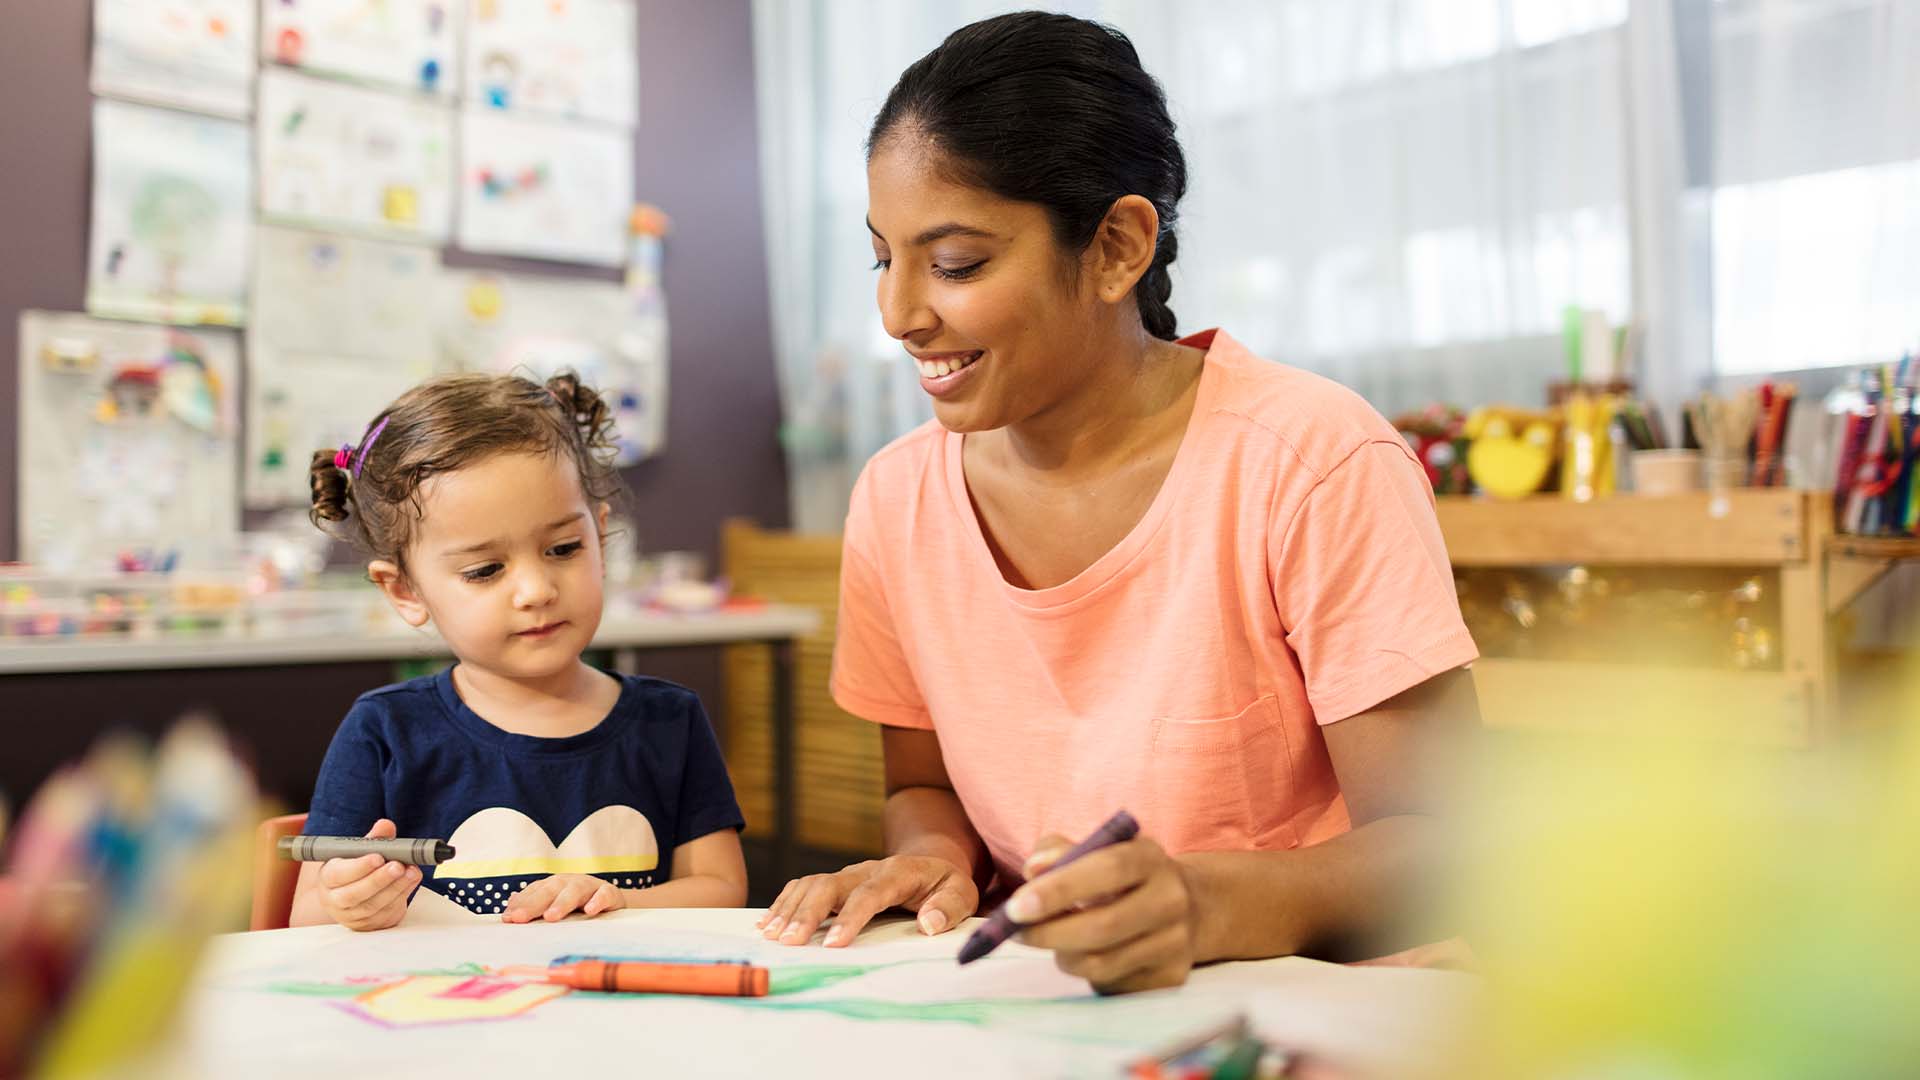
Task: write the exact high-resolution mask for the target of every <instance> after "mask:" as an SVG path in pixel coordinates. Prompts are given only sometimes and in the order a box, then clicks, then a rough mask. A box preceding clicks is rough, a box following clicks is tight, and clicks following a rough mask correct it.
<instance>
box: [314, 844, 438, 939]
mask: <svg viewBox="0 0 1920 1080" xmlns="http://www.w3.org/2000/svg"><path fill="white" fill-rule="evenodd" d="M393 833H394V827H393V822H391V821H388V820H387V819H386V818H381V819H380V820H379V821H377V822H375V823H374V825H373V828H371V829H369V830H367V835H368V836H371V837H383V838H391V837H392V836H393ZM420 878H421V874H420V868H419V867H417V866H406V865H403V864H401V863H397V862H388V861H387V860H386V859H385V858H384V857H383V856H380V855H362V856H360V857H359V858H357V859H328V860H327V861H326V862H324V863H322V864H320V887H319V890H318V892H319V897H320V906H321V907H322V908H324V909H325V910H326V913H327V915H328V916H329V917H331V918H332V919H333V921H334V922H337V923H339V924H340V925H341V926H344V927H346V928H347V929H349V930H385V929H387V928H388V927H390V926H395V925H398V924H399V922H400V920H401V919H403V918H405V917H406V914H407V899H408V898H409V897H411V896H412V895H413V889H414V886H416V885H418V884H420Z"/></svg>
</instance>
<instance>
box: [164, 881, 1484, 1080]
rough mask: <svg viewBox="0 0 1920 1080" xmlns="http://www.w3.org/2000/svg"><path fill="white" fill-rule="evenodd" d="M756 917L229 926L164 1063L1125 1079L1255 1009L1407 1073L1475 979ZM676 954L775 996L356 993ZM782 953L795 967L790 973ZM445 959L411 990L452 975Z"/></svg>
mask: <svg viewBox="0 0 1920 1080" xmlns="http://www.w3.org/2000/svg"><path fill="white" fill-rule="evenodd" d="M757 914H758V912H755V911H749V910H705V911H702V910H679V911H621V912H613V913H610V914H609V915H606V916H602V917H601V918H599V919H596V920H582V919H570V920H567V921H565V922H562V923H558V924H552V925H544V924H533V925H529V926H508V925H505V924H502V923H498V922H495V921H493V920H490V919H473V920H471V921H469V922H466V923H463V924H462V925H459V926H448V925H435V926H427V925H402V926H400V927H398V928H395V929H393V930H388V931H381V932H379V933H375V934H354V933H352V932H351V931H347V930H343V929H341V928H339V927H334V926H324V927H306V928H301V929H295V930H276V931H267V932H263V933H254V934H234V935H227V936H225V937H222V938H219V939H216V941H215V942H214V945H213V947H212V949H211V950H210V953H209V955H208V957H207V959H206V963H205V964H204V966H203V968H202V970H201V971H200V973H199V975H198V976H197V978H196V980H195V983H194V989H193V992H192V994H191V996H190V997H189V1000H188V1003H187V1005H186V1007H185V1011H184V1014H183V1016H182V1018H181V1021H180V1028H179V1030H180V1038H179V1040H178V1042H177V1045H176V1046H174V1047H173V1048H172V1052H171V1053H170V1054H169V1055H168V1061H167V1062H166V1064H165V1069H164V1071H165V1072H170V1073H171V1074H172V1075H177V1076H193V1077H207V1078H219V1077H229V1076H231V1077H258V1076H274V1077H305V1076H312V1077H325V1078H328V1080H338V1078H339V1077H343V1076H351V1077H355V1078H356V1080H360V1078H367V1077H382V1076H394V1077H407V1078H409V1080H418V1078H420V1077H423V1076H456V1077H476V1076H498V1075H509V1074H520V1075H533V1076H542V1077H547V1076H557V1077H566V1076H614V1075H629V1076H645V1077H656V1078H664V1077H674V1078H679V1077H697V1076H751V1077H762V1076H779V1077H813V1076H819V1077H831V1078H832V1080H846V1078H848V1077H859V1076H909V1075H910V1076H913V1077H916V1080H938V1078H941V1077H965V1078H966V1080H984V1078H988V1077H1004V1076H1060V1075H1084V1076H1107V1077H1112V1076H1118V1075H1120V1069H1121V1067H1122V1066H1123V1065H1124V1064H1125V1063H1127V1062H1129V1061H1132V1060H1134V1059H1136V1058H1137V1057H1138V1056H1140V1055H1141V1054H1142V1053H1145V1052H1151V1050H1152V1049H1153V1048H1156V1047H1159V1046H1162V1045H1165V1043H1166V1042H1167V1041H1168V1037H1169V1035H1172V1036H1173V1037H1175V1038H1177V1037H1179V1036H1181V1035H1184V1034H1187V1033H1190V1032H1191V1031H1193V1030H1195V1029H1197V1028H1205V1027H1207V1026H1210V1025H1212V1024H1214V1023H1217V1022H1218V1021H1219V1020H1221V1019H1224V1018H1227V1017H1230V1016H1232V1015H1234V1014H1236V1013H1244V1014H1246V1015H1247V1016H1249V1018H1250V1019H1251V1021H1252V1022H1253V1024H1254V1026H1255V1029H1256V1031H1258V1032H1259V1033H1261V1034H1262V1035H1263V1036H1266V1037H1268V1038H1270V1039H1272V1040H1276V1041H1279V1042H1282V1043H1285V1044H1286V1045H1290V1046H1292V1047H1295V1048H1299V1049H1302V1050H1306V1051H1309V1052H1312V1053H1315V1054H1318V1055H1321V1056H1323V1057H1328V1058H1334V1059H1344V1060H1346V1061H1349V1062H1353V1063H1356V1064H1359V1065H1363V1066H1366V1067H1368V1068H1371V1069H1374V1070H1378V1072H1379V1074H1380V1075H1392V1076H1413V1075H1417V1074H1418V1073H1419V1072H1421V1071H1422V1070H1423V1068H1427V1067H1431V1063H1432V1062H1433V1061H1434V1060H1435V1059H1436V1056H1437V1055H1438V1054H1440V1053H1441V1052H1442V1050H1443V1049H1444V1047H1445V1043H1446V1040H1447V1039H1448V1038H1449V1036H1450V1035H1452V1034H1453V1033H1456V1032H1458V1031H1459V1030H1460V1029H1461V1028H1462V1027H1463V1026H1464V1023H1463V1018H1464V1015H1465V1010H1466V1009H1467V1008H1469V1007H1470V1005H1471V1002H1472V999H1473V997H1474V995H1475V994H1476V992H1477V987H1478V981H1477V980H1476V979H1474V978H1472V977H1470V976H1466V975H1460V974H1455V973H1450V972H1439V971H1420V970H1411V969H1404V968H1400V969H1395V968H1352V967H1341V966H1338V965H1333V964H1324V963H1319V962H1317V961H1311V960H1302V959H1298V958H1289V959H1281V960H1268V961H1261V962H1258V963H1241V964H1224V965H1217V966H1214V967H1210V968H1205V969H1202V970H1200V971H1198V972H1195V973H1194V976H1193V978H1192V980H1191V981H1190V982H1189V983H1188V985H1187V986H1185V987H1183V988H1181V989H1179V990H1175V991H1164V992H1156V993H1152V994H1136V995H1126V996H1121V997H1114V998H1096V997H1093V996H1092V995H1090V994H1089V992H1088V989H1087V986H1086V984H1085V983H1084V982H1081V981H1080V980H1077V979H1072V978H1069V977H1067V976H1065V975H1062V974H1060V973H1059V972H1058V971H1057V970H1055V969H1054V966H1053V964H1052V958H1051V957H1050V956H1049V955H1048V954H1046V953H1042V952H1039V951H1037V950H1032V949H1027V948H1025V947H1023V946H1019V945H1017V944H1010V945H1008V946H1005V947H1003V948H1002V949H1001V950H1000V951H998V952H996V953H995V954H993V956H991V957H989V958H988V959H987V960H985V961H982V962H980V963H977V964H973V965H969V966H968V967H966V968H960V967H958V966H957V965H954V964H952V963H951V960H950V958H951V957H952V956H953V954H954V953H955V952H956V951H957V950H958V948H959V946H960V943H961V942H962V941H963V940H965V934H966V932H968V931H970V930H971V928H972V925H973V924H971V923H970V924H968V925H966V926H963V927H961V928H960V929H959V930H957V931H954V932H949V933H947V934H944V935H941V936H940V937H938V938H932V939H928V938H923V937H922V936H920V935H919V933H918V932H917V931H916V930H915V929H914V927H913V924H912V923H911V922H908V921H906V920H891V921H887V922H883V923H882V924H880V925H878V926H877V927H876V928H874V929H870V930H869V931H868V932H867V933H865V934H863V935H862V936H861V938H860V939H859V940H858V941H856V942H855V943H854V944H853V945H852V946H851V947H849V948H846V949H826V948H823V947H819V946H804V947H799V948H791V947H784V946H778V945H772V944H768V943H765V942H762V941H761V940H760V939H759V938H758V936H757V934H755V932H754V931H753V927H752V922H753V920H754V918H755V917H756V916H757ZM816 940H817V939H816ZM663 952H664V953H665V954H667V955H673V956H682V957H687V956H695V955H704V956H715V955H737V956H739V957H741V958H743V959H747V960H749V961H751V962H754V963H764V964H767V965H768V966H770V967H773V969H774V986H775V991H776V992H775V995H774V996H772V997H768V998H764V999H757V1000H753V1001H741V1000H737V999H698V998H680V997H673V998H669V997H650V996H638V995H566V996H564V997H559V998H555V999H553V1000H550V1001H546V1002H543V1003H541V1004H539V1005H537V1006H534V1007H532V1008H530V1009H528V1010H527V1011H526V1012H524V1013H522V1014H520V1015H518V1016H515V1017H513V1018H511V1019H503V1020H490V1021H482V1020H474V1019H467V1020H464V1021H461V1022H456V1023H451V1024H449V1023H441V1024H432V1025H422V1026H404V1025H402V1026H394V1025H392V1024H386V1023H382V1022H380V1021H379V1020H377V1019H376V1018H375V1017H373V1016H372V1015H370V1014H369V1013H367V1012H363V1011H361V1010H362V1006H361V1005H360V1004H359V1003H358V1002H357V1001H356V1000H355V999H354V997H352V996H351V995H356V994H362V993H365V992H367V990H370V989H373V988H375V987H377V986H378V985H379V983H378V982H376V981H372V980H375V979H377V978H378V977H381V976H391V975H397V974H401V973H407V972H430V971H435V970H441V969H446V968H453V967H457V966H458V965H461V964H474V963H479V964H485V965H488V966H492V965H506V964H521V963H545V962H547V961H549V960H551V959H553V958H554V957H556V956H560V955H568V954H574V953H593V954H602V955H605V954H614V955H622V954H624V955H628V956H635V955H652V956H660V955H663ZM788 965H800V966H805V967H809V968H811V969H812V971H813V972H814V973H816V978H817V973H818V972H820V971H822V970H824V968H823V967H822V966H823V965H831V966H833V967H835V968H838V969H840V970H841V971H842V972H844V971H845V970H846V969H848V968H849V967H853V968H859V969H860V971H859V973H858V974H855V975H853V976H850V977H847V978H846V979H845V981H841V982H837V983H833V982H828V983H819V984H817V985H814V986H813V987H812V988H810V989H798V990H795V989H794V986H795V985H796V984H799V985H804V983H803V982H802V980H805V979H807V978H809V976H808V975H807V974H805V973H803V972H801V971H800V970H799V969H798V968H792V967H789V966H788ZM783 969H785V970H787V971H788V976H787V978H788V979H789V980H791V981H788V982H786V983H785V985H784V986H783V977H782V974H781V972H782V970H783ZM442 978H443V979H445V980H446V981H444V982H441V983H437V984H427V983H415V984H413V986H412V990H414V991H417V990H420V989H421V988H422V987H424V986H427V985H439V986H451V984H452V982H453V981H454V977H442ZM350 979H352V980H357V984H356V985H349V984H348V982H349V980H350ZM330 987H331V988H333V989H332V990H330V989H329V988H330ZM362 987H365V989H362ZM387 1000H388V1001H392V1000H393V999H392V998H388V999H387ZM389 1019H391V1018H389ZM153 1064H155V1065H159V1064H160V1063H158V1062H155V1063H153Z"/></svg>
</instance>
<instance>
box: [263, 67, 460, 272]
mask: <svg viewBox="0 0 1920 1080" xmlns="http://www.w3.org/2000/svg"><path fill="white" fill-rule="evenodd" d="M259 131H260V212H261V214H262V216H264V217H266V218H269V219H272V220H276V221H281V222H286V223H290V224H299V225H308V226H312V227H316V228H326V229H336V230H349V231H356V232H363V233H371V234H373V235H377V236H382V237H386V238H389V239H403V240H413V241H418V242H439V241H441V240H444V239H445V238H446V236H447V233H448V226H449V221H450V219H451V217H452V209H453V193H452V184H451V181H450V178H449V175H450V171H451V160H452V158H451V153H452V133H451V132H452V118H451V115H450V114H449V112H448V110H446V109H443V108H440V107H438V106H436V105H434V104H432V103H431V102H429V101H425V100H422V99H420V98H417V97H408V96H403V95H399V94H388V93H382V92H381V91H378V90H370V89H367V88H365V87H358V86H348V85H344V84H341V83H335V82H329V81H326V80H323V79H313V78H308V77H306V76H304V75H300V74H297V73H295V72H292V71H286V70H281V69H270V70H268V71H266V72H265V73H264V74H262V75H261V77H260V115H259Z"/></svg>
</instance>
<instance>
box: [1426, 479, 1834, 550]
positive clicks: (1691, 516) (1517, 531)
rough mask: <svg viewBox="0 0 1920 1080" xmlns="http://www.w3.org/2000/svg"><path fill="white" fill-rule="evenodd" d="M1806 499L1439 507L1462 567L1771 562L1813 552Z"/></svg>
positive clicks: (1461, 501) (1717, 496) (1753, 494)
mask: <svg viewBox="0 0 1920 1080" xmlns="http://www.w3.org/2000/svg"><path fill="white" fill-rule="evenodd" d="M1808 501H1809V500H1808V496H1807V494H1806V493H1805V492H1800V491H1793V490H1789V489H1785V488H1756V489H1747V490H1734V491H1727V492H1720V493H1712V492H1694V493H1689V494H1685V495H1673V496H1662V497H1658V498H1648V497H1642V496H1634V495H1618V496H1614V497H1613V498H1609V499H1601V500H1597V501H1595V502H1588V503H1577V502H1572V501H1569V500H1566V499H1562V498H1560V497H1558V496H1537V497H1535V498H1531V499H1522V500H1518V501H1513V502H1506V501H1500V500H1496V499H1485V498H1477V497H1468V496H1459V495H1449V496H1442V497H1441V498H1440V499H1438V500H1437V504H1438V506H1437V508H1438V512H1439V517H1440V531H1441V532H1442V533H1443V534H1445V536H1446V540H1447V554H1448V555H1449V556H1450V557H1451V558H1452V560H1453V564H1454V565H1455V566H1457V567H1483V566H1529V565H1544V564H1555V563H1608V564H1614V565H1622V566H1627V565H1639V566H1769V565H1777V564H1780V563H1787V562H1795V561H1803V560H1805V559H1807V558H1808V554H1809V551H1810V550H1811V549H1812V546H1813V545H1812V544H1811V541H1810V539H1809V535H1808Z"/></svg>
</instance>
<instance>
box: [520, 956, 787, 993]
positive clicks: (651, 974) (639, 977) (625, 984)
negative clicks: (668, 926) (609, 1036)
mask: <svg viewBox="0 0 1920 1080" xmlns="http://www.w3.org/2000/svg"><path fill="white" fill-rule="evenodd" d="M503 974H508V975H515V976H527V977H531V978H537V979H541V980H544V981H546V982H550V983H560V984H562V985H565V986H570V987H572V988H574V989H575V990H599V991H603V992H606V993H613V992H616V991H618V992H622V993H629V994H705V995H708V996H711V997H766V996H767V969H766V968H763V967H754V966H752V965H750V964H653V963H643V962H640V961H633V960H581V961H578V962H577V963H572V964H555V965H554V966H552V967H546V968H508V969H506V970H505V971H504V972H503Z"/></svg>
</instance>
